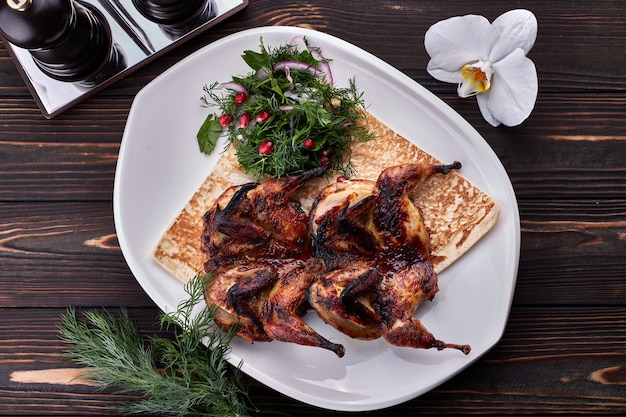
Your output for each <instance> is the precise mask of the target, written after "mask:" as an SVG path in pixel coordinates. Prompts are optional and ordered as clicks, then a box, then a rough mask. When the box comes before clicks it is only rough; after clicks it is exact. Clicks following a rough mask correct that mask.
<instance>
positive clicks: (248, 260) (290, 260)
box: [202, 167, 344, 357]
mask: <svg viewBox="0 0 626 417" xmlns="http://www.w3.org/2000/svg"><path fill="white" fill-rule="evenodd" d="M324 172H325V167H320V168H317V169H313V170H310V171H306V172H304V173H302V174H300V175H295V176H290V177H284V178H281V179H270V180H268V181H266V182H264V183H261V184H255V183H250V184H244V185H241V186H235V187H231V188H229V189H228V190H226V191H225V192H224V193H223V194H222V196H220V197H219V198H218V199H217V201H216V203H215V205H214V207H213V208H212V209H210V210H209V211H207V212H206V214H205V216H204V230H203V235H202V249H203V251H205V252H206V253H207V255H208V260H207V262H206V264H205V270H206V271H207V272H212V273H213V274H214V275H213V279H212V281H211V283H210V284H209V285H208V286H207V289H206V292H205V298H206V302H207V304H209V305H216V306H217V314H216V322H217V324H218V325H219V326H220V327H221V328H223V329H225V330H228V329H230V328H231V327H232V326H237V329H238V335H239V336H241V337H242V338H244V339H246V340H248V341H250V342H255V341H271V340H280V341H284V342H293V343H298V344H301V345H307V346H319V347H322V348H325V349H329V350H331V351H333V352H334V353H335V354H336V355H337V356H339V357H341V356H343V355H344V348H343V346H341V345H339V344H336V343H332V342H330V341H329V340H327V339H325V338H323V337H322V336H320V335H319V334H318V333H317V332H316V331H315V330H314V329H313V328H311V327H310V326H309V325H308V324H307V323H306V322H304V320H302V318H301V314H302V313H303V312H304V310H305V308H304V306H305V303H306V299H305V295H304V294H305V288H306V287H308V286H309V285H310V283H311V282H312V281H313V279H314V277H315V276H316V275H317V274H319V272H320V271H321V270H322V265H321V263H320V262H319V261H317V260H315V259H313V258H312V256H311V255H312V251H311V241H310V237H309V235H308V226H307V225H308V214H307V213H305V212H304V211H303V210H302V208H301V207H300V203H299V202H298V201H297V200H296V199H295V194H296V193H297V192H298V190H299V189H300V188H301V187H302V186H303V185H304V184H305V183H306V182H307V181H308V180H309V179H311V178H313V177H317V176H321V175H322V174H323V173H324Z"/></svg>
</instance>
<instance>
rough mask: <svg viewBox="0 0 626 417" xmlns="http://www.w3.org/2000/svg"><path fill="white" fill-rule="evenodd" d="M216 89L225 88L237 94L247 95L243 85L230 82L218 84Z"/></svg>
mask: <svg viewBox="0 0 626 417" xmlns="http://www.w3.org/2000/svg"><path fill="white" fill-rule="evenodd" d="M217 87H218V88H226V89H228V90H234V91H236V92H238V93H246V94H248V90H246V87H244V86H243V85H241V84H239V83H236V82H234V81H230V82H227V83H220V84H219V85H218V86H217Z"/></svg>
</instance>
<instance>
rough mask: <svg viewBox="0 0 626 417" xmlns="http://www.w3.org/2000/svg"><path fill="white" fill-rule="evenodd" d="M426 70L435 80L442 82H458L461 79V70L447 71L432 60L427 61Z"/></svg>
mask: <svg viewBox="0 0 626 417" xmlns="http://www.w3.org/2000/svg"><path fill="white" fill-rule="evenodd" d="M426 71H428V73H429V74H430V76H431V77H433V78H434V79H436V80H439V81H443V82H444V83H453V84H458V83H459V81H461V70H460V69H459V70H458V71H448V70H445V69H443V68H439V67H438V66H437V64H435V63H434V62H433V61H432V60H430V61H429V62H428V66H427V67H426Z"/></svg>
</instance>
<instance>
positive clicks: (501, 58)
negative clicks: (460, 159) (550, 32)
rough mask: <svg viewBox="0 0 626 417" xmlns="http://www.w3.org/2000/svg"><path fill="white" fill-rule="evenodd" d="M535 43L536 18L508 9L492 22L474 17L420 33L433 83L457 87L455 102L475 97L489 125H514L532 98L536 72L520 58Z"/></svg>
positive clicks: (449, 21)
mask: <svg viewBox="0 0 626 417" xmlns="http://www.w3.org/2000/svg"><path fill="white" fill-rule="evenodd" d="M536 38H537V19H536V18H535V15H534V14H533V13H532V12H530V11H528V10H523V9H517V10H511V11H509V12H506V13H504V14H502V15H501V16H499V17H498V18H497V19H496V20H494V21H493V23H489V21H488V20H487V19H486V18H485V17H483V16H477V15H466V16H457V17H452V18H449V19H446V20H442V21H440V22H437V23H435V24H434V25H433V26H431V27H430V28H429V29H428V31H427V32H426V35H425V37H424V46H425V47H426V51H427V52H428V55H430V58H431V59H430V62H429V63H428V68H427V70H428V73H429V74H430V75H431V76H433V77H434V78H436V79H437V80H439V81H444V82H449V83H455V84H458V90H457V92H458V94H459V96H460V97H463V98H465V97H469V96H473V95H476V101H477V102H478V107H479V108H480V112H481V113H482V115H483V117H484V118H485V120H486V121H487V122H488V123H489V124H491V125H492V126H498V125H500V124H501V123H502V124H504V125H506V126H517V125H519V124H520V123H522V122H523V121H524V120H526V119H527V118H528V116H529V115H530V112H531V111H532V109H533V107H534V106H535V101H536V99H537V91H538V82H537V70H536V68H535V64H534V63H533V62H532V61H531V60H530V59H529V58H528V57H526V54H527V53H528V52H529V51H530V49H531V48H532V47H533V45H534V44H535V39H536Z"/></svg>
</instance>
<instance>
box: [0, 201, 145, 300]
mask: <svg viewBox="0 0 626 417" xmlns="http://www.w3.org/2000/svg"><path fill="white" fill-rule="evenodd" d="M0 264H1V265H2V268H0V294H2V296H1V297H0V306H1V307H34V306H37V307H62V306H67V305H76V306H114V307H117V306H120V305H127V306H129V307H132V306H154V303H153V302H152V301H151V300H150V299H149V298H148V296H147V295H146V294H145V293H144V292H143V290H142V289H141V287H140V286H139V284H138V283H137V281H136V280H135V278H134V277H133V275H132V274H131V272H130V270H129V269H128V266H127V264H126V261H125V260H124V257H123V256H122V253H121V251H120V248H119V245H118V242H117V237H116V234H115V226H114V224H113V216H112V212H111V206H110V202H105V203H47V204H39V205H32V204H29V203H26V204H24V203H21V204H11V203H0Z"/></svg>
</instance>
